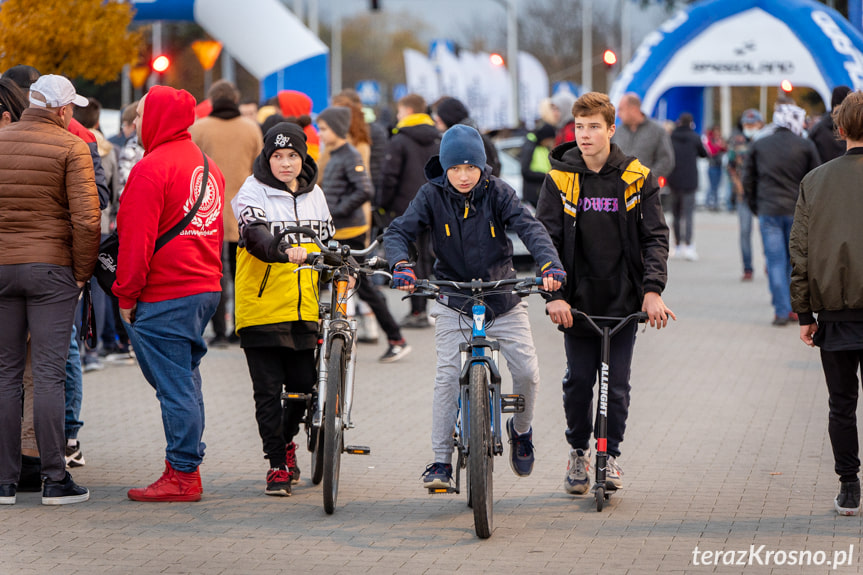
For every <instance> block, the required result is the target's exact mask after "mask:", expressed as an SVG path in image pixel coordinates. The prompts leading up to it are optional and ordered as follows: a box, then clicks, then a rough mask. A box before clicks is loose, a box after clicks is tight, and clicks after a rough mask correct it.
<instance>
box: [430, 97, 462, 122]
mask: <svg viewBox="0 0 863 575" xmlns="http://www.w3.org/2000/svg"><path fill="white" fill-rule="evenodd" d="M436 113H437V115H438V118H440V119H441V121H442V122H443V123H444V124H446V127H447V128H451V127H453V126H455V125H456V124H458V123H459V122H461V121H462V120H464V119H466V118H467V117H468V116H470V113H468V111H467V108H465V106H464V104H462V103H461V100H456V99H455V98H444V99H443V100H441V102H440V104H438V105H437V112H436Z"/></svg>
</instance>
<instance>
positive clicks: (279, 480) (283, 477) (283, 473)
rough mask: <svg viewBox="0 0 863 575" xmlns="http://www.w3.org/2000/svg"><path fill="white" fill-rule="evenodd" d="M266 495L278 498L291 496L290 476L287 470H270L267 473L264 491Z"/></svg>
mask: <svg viewBox="0 0 863 575" xmlns="http://www.w3.org/2000/svg"><path fill="white" fill-rule="evenodd" d="M264 493H266V494H267V495H275V496H279V497H290V496H291V474H290V473H288V470H287V469H270V470H269V471H268V472H267V488H266V489H265V490H264Z"/></svg>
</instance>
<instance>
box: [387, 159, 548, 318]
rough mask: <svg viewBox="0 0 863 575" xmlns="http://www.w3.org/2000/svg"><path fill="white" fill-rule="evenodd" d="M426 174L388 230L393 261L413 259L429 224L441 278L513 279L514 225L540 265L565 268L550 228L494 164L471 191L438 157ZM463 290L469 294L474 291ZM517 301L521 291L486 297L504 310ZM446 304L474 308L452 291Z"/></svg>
mask: <svg viewBox="0 0 863 575" xmlns="http://www.w3.org/2000/svg"><path fill="white" fill-rule="evenodd" d="M425 174H426V178H427V179H428V182H427V183H426V184H425V185H423V187H421V188H420V190H419V192H417V195H416V197H415V198H414V199H413V200H412V201H411V203H410V205H409V206H408V208H407V210H406V211H405V213H404V214H403V215H402V216H401V217H398V218H396V219H395V220H394V221H393V222H392V224H390V226H389V228H388V229H387V231H386V233H385V234H384V248H385V249H386V254H387V259H388V260H389V261H390V262H391V263H393V264H395V263H397V262H399V261H403V260H408V259H409V255H408V246H409V244H410V242H413V241H415V240H416V238H417V235H418V234H419V233H420V232H421V231H422V230H424V229H426V228H430V229H431V237H432V242H433V246H434V252H435V255H436V256H437V261H436V262H435V265H434V270H435V276H436V277H437V278H438V279H442V280H452V281H470V280H473V279H482V280H484V281H493V280H499V279H506V278H514V277H516V274H515V269H514V268H513V265H512V242H510V240H509V238H507V236H506V231H507V230H508V229H511V230H513V231H514V232H515V233H516V234H518V237H519V238H521V240H522V241H523V242H524V244H525V246H527V249H528V250H530V253H531V254H532V255H533V258H534V260H536V262H537V264H538V267H539V269H540V270H545V269H547V268H549V267H556V268H559V269H563V267H562V266H561V264H560V260H559V258H558V256H557V250H555V248H554V245H553V244H552V242H551V238H550V237H549V235H548V232H547V231H546V230H545V228H544V227H543V226H542V224H540V223H539V222H538V221H537V220H536V218H534V217H533V216H532V215H531V214H530V212H529V211H528V210H527V209H526V208H525V207H524V206H522V204H521V202H520V201H519V199H518V196H516V194H515V191H514V190H513V189H512V188H511V187H510V186H509V185H508V184H506V182H504V181H503V180H501V179H499V178H497V177H495V176H492V175H491V168H490V167H489V166H486V167H485V170H484V171H483V175H482V177H481V178H480V181H479V183H478V184H477V185H476V187H474V189H473V190H471V191H470V192H469V193H468V194H462V193H460V192H458V191H456V190H455V189H454V188H453V187H452V186H451V185H450V183H449V181H448V180H447V178H446V174H445V172H444V169H443V167H442V166H441V164H440V159H439V156H433V157H432V158H431V159H430V160H429V161H428V163H427V164H426V166H425ZM446 291H449V290H446ZM450 293H452V292H450ZM463 293H465V294H468V295H469V293H470V291H469V290H467V291H465V292H463ZM518 301H519V298H518V296H514V295H512V294H503V295H492V296H488V297H487V298H486V306H487V307H488V308H489V309H490V310H491V311H493V312H494V313H495V314H498V315H499V314H502V313H505V312H507V311H509V310H510V309H512V308H513V307H514V306H515V305H516V304H517V303H518ZM442 303H445V304H446V305H448V306H450V307H452V308H454V309H463V310H464V311H465V312H466V313H470V305H471V302H470V301H469V299H467V298H464V297H458V296H451V297H448V298H446V299H445V300H443V301H442Z"/></svg>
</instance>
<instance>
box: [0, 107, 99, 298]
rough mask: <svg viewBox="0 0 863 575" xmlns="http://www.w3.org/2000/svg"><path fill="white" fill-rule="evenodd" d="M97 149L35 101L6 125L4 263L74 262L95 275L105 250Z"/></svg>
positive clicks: (2, 150) (0, 207) (76, 269)
mask: <svg viewBox="0 0 863 575" xmlns="http://www.w3.org/2000/svg"><path fill="white" fill-rule="evenodd" d="M99 217H100V214H99V196H98V192H97V191H96V182H95V178H94V175H93V160H92V158H91V157H90V150H89V148H87V144H85V143H84V141H83V140H81V138H79V137H78V136H75V135H73V134H70V133H69V132H68V131H67V130H66V129H65V128H64V127H63V122H62V120H61V119H60V118H59V116H57V115H56V114H54V113H52V112H50V111H48V110H41V109H36V108H27V109H26V110H25V111H24V114H23V115H22V116H21V120H20V121H18V122H16V123H14V124H10V125H9V126H7V127H6V128H4V129H2V130H0V245H2V246H3V249H2V250H0V265H12V264H27V263H47V264H56V265H61V266H71V267H72V271H73V273H74V274H75V279H76V280H78V281H87V280H88V279H89V278H90V276H91V275H92V273H93V268H94V267H95V265H96V256H97V255H98V250H99V234H100V231H99Z"/></svg>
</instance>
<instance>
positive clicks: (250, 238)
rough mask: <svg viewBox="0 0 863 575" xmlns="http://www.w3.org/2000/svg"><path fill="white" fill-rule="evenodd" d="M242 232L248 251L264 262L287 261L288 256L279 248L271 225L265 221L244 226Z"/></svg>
mask: <svg viewBox="0 0 863 575" xmlns="http://www.w3.org/2000/svg"><path fill="white" fill-rule="evenodd" d="M240 233H241V234H242V237H243V243H244V244H245V247H246V251H247V252H249V253H250V254H252V255H253V256H255V257H256V258H258V259H259V260H261V261H262V262H267V263H269V264H272V263H282V264H283V263H287V262H288V261H289V260H288V256H287V254H285V252H283V251H282V250H280V249H279V247H278V246H277V245H276V242H275V239H276V238H275V236H273V234H271V233H270V229H269V227H267V225H266V224H264V223H259V224H250V225H245V226H242V227H241V229H240Z"/></svg>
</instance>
